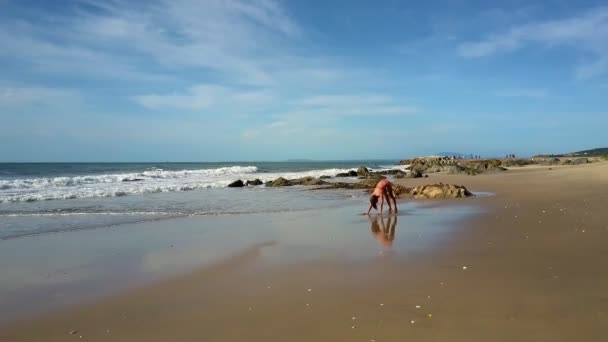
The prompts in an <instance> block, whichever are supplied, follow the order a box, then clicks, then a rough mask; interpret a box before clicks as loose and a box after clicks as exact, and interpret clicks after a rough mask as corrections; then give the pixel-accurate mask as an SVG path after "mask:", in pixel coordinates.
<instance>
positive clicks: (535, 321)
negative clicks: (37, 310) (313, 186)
mask: <svg viewBox="0 0 608 342" xmlns="http://www.w3.org/2000/svg"><path fill="white" fill-rule="evenodd" d="M607 175H608V163H606V162H602V163H594V164H589V165H577V166H563V167H561V166H559V167H552V170H549V168H526V167H523V168H518V169H513V170H509V171H507V172H503V173H497V174H482V175H478V176H460V175H455V176H452V175H431V176H430V177H429V178H426V179H403V180H398V181H397V183H399V184H402V185H406V186H416V185H421V184H428V183H434V182H444V183H450V184H462V185H465V186H467V188H469V190H472V191H484V192H492V193H493V194H494V195H493V196H483V197H482V196H480V197H477V198H467V199H454V200H445V201H441V202H436V201H417V202H416V203H420V204H419V205H420V206H422V207H425V208H427V209H429V208H430V209H433V208H435V209H436V210H437V212H436V213H439V214H440V213H441V212H442V211H445V210H447V209H446V208H452V207H458V206H459V205H465V206H471V207H476V208H482V209H484V210H482V211H481V212H478V213H476V214H475V215H466V218H465V219H461V220H458V221H457V222H458V223H457V224H456V226H455V228H454V229H453V230H449V231H442V230H440V231H439V233H438V236H439V240H440V241H441V242H440V243H438V244H436V245H434V248H421V249H420V248H419V249H416V246H417V244H416V243H415V236H416V234H421V233H420V231H417V230H416V229H413V230H412V234H406V233H404V232H408V231H409V228H410V227H408V224H411V222H416V221H415V217H413V216H412V217H411V219H410V220H408V216H407V215H406V216H405V217H399V222H398V223H397V233H396V236H397V237H399V239H401V240H395V242H394V244H393V249H396V250H397V253H395V252H390V251H387V250H386V249H385V248H384V247H383V246H382V245H380V244H377V243H376V242H375V241H371V238H370V236H369V235H370V234H369V228H368V231H367V232H366V233H365V234H366V235H367V236H366V239H368V240H369V241H366V242H363V240H361V241H359V240H357V239H358V238H361V239H362V236H363V235H362V234H363V233H362V232H359V231H353V233H352V235H355V236H358V237H357V238H355V240H354V241H355V242H356V243H355V242H353V241H351V242H350V243H347V245H348V246H351V247H352V248H353V250H347V251H346V252H345V251H344V250H343V249H340V248H336V246H338V245H339V244H340V238H342V239H347V238H345V237H344V236H345V235H344V234H345V232H348V230H345V229H344V227H342V226H340V229H337V230H328V231H326V234H327V235H326V236H324V237H323V239H322V240H321V239H320V238H319V236H318V235H319V234H324V233H320V231H319V230H314V229H311V232H310V234H308V235H307V234H302V235H297V232H301V231H305V230H306V229H305V228H306V225H305V224H304V225H303V226H297V224H294V227H291V226H290V224H287V223H286V222H282V221H281V222H280V225H281V226H284V225H286V224H287V226H289V227H291V229H289V230H288V232H289V234H294V235H295V236H293V237H290V238H291V239H292V240H291V242H290V243H284V245H282V244H281V242H280V241H279V243H273V241H272V239H271V240H265V241H261V242H259V243H262V244H261V245H260V244H253V245H250V246H249V247H245V248H244V249H243V248H241V249H239V250H241V253H240V254H239V253H237V254H233V255H232V256H231V257H229V258H228V259H225V260H224V261H222V262H220V263H219V264H215V265H214V266H211V267H209V268H204V269H201V270H199V271H195V272H194V273H187V274H184V275H181V276H179V277H176V278H174V279H171V280H167V281H163V282H161V283H158V284H152V285H149V286H144V287H142V288H138V289H137V290H132V291H128V292H126V293H123V294H118V295H116V296H112V297H110V298H106V299H103V300H101V301H98V302H95V303H92V304H83V305H78V306H76V307H73V308H69V309H66V310H62V311H61V312H58V313H54V314H47V315H43V316H41V317H36V318H32V319H26V320H23V321H20V322H16V323H11V324H8V325H5V326H0V338H2V339H3V340H7V341H9V340H10V341H12V340H14V341H37V340H44V341H54V340H65V339H66V338H67V337H73V338H78V337H79V336H83V338H86V339H88V340H107V339H108V338H111V340H113V341H123V340H124V341H127V340H128V341H133V340H135V341H166V340H194V339H199V340H200V339H203V340H220V341H242V340H248V341H261V340H266V341H267V340H278V339H289V340H291V341H300V340H302V341H304V340H306V341H310V340H323V341H325V340H327V341H335V340H361V341H370V340H375V341H396V340H403V339H406V338H420V339H422V340H450V341H470V340H488V341H490V340H491V341H513V340H534V341H570V340H573V339H583V340H585V341H600V340H602V337H605V336H607V335H608V328H607V327H608V292H606V290H605V289H607V288H608V275H606V274H605V273H603V272H601V271H600V270H601V269H605V266H606V263H605V260H608V259H606V257H607V256H608V247H606V246H608V244H607V243H606V242H608V226H607V225H606V222H608V217H607V215H606V213H605V210H603V204H605V203H608V202H607V200H608V198H607V194H606V192H605V191H602V189H606V186H607V185H608V179H607V178H606V177H607ZM407 201H408V202H409V201H414V200H407ZM360 207H361V208H363V207H365V204H364V203H362V204H361V206H360ZM353 208H354V207H353ZM348 209H351V208H350V207H349V208H348ZM362 210H363V209H362ZM404 211H406V213H405V214H407V210H404ZM299 215H308V213H304V214H299ZM429 215H430V216H432V215H434V213H430V214H429ZM436 215H438V214H436ZM353 216H354V215H353ZM360 218H362V217H352V218H349V219H348V220H346V221H344V220H340V221H339V222H338V221H336V222H326V223H325V226H324V227H334V226H336V225H344V226H349V227H356V226H357V225H362V224H363V223H362V222H361V221H358V220H359V219H360ZM366 220H367V218H366ZM357 222H358V223H357ZM364 223H365V224H367V223H366V222H364ZM417 224H419V225H420V226H421V227H422V226H424V225H423V223H417ZM435 224H436V223H435ZM449 225H451V226H454V223H449ZM368 226H369V225H368ZM414 228H415V227H414ZM424 228H425V229H430V228H427V227H426V226H424ZM423 232H424V231H423ZM334 234H335V235H334ZM338 234H342V235H338ZM444 234H445V235H444ZM443 238H445V239H443ZM307 239H309V240H307ZM298 240H299V241H306V243H298V242H297V241H298ZM321 241H323V242H321ZM344 241H346V240H344ZM433 241H436V240H433ZM401 242H403V243H404V245H403V246H406V247H403V248H402V249H399V248H398V247H399V246H400V245H399V243H401ZM363 243H365V244H363ZM433 243H435V242H433ZM320 244H321V245H322V244H324V248H320V249H314V248H312V247H311V246H315V245H320ZM372 244H373V245H372ZM370 245H372V246H373V247H370ZM363 246H367V247H363ZM412 250H414V251H415V252H416V253H413V254H412V253H411V251H412ZM328 251H329V252H328ZM406 251H407V253H406ZM324 253H327V254H324ZM371 253H374V255H372V254H371ZM408 253H409V254H408ZM294 255H296V257H294ZM311 255H312V256H314V257H310V256H311ZM361 255H364V256H365V257H363V258H362V257H361ZM414 255H415V256H414ZM290 257H293V258H294V259H293V260H289V258H290ZM71 332H73V334H72V335H74V336H72V335H70V333H71Z"/></svg>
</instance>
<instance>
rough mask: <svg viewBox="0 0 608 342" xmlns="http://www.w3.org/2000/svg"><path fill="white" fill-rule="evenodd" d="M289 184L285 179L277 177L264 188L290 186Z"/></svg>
mask: <svg viewBox="0 0 608 342" xmlns="http://www.w3.org/2000/svg"><path fill="white" fill-rule="evenodd" d="M291 185H292V184H291V182H290V181H288V180H287V179H285V178H283V177H279V178H277V179H275V180H273V181H271V182H268V183H266V186H272V187H276V186H291Z"/></svg>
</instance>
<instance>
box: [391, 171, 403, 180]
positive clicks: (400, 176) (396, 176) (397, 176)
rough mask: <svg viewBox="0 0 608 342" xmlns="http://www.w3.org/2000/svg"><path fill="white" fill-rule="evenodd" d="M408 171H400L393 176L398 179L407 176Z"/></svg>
mask: <svg viewBox="0 0 608 342" xmlns="http://www.w3.org/2000/svg"><path fill="white" fill-rule="evenodd" d="M405 175H406V173H405V172H404V173H398V174H396V175H394V176H393V178H395V179H398V178H405Z"/></svg>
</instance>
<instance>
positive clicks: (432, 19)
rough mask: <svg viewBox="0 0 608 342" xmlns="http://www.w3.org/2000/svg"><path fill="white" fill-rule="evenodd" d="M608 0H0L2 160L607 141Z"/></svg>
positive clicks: (276, 155)
mask: <svg viewBox="0 0 608 342" xmlns="http://www.w3.org/2000/svg"><path fill="white" fill-rule="evenodd" d="M607 95H608V5H606V2H605V1H569V0H560V1H517V0H512V1H456V0H453V1H425V2H421V1H389V0H385V1H355V0H348V1H344V0H335V1H313V0H297V1H296V0H294V1H288V0H284V1H274V0H259V1H253V0H252V1H246V0H243V1H241V0H152V1H126V0H125V1H123V0H108V1H102V0H74V1H60V0H56V1H44V0H0V161H1V162H25V161H42V162H50V161H59V162H72V161H85V162H87V161H229V160H247V161H253V160H285V159H298V158H307V159H325V160H346V159H368V158H373V159H399V158H406V157H411V156H415V155H428V154H433V153H437V152H443V151H449V152H459V153H467V154H468V153H473V154H479V155H482V156H504V155H505V154H506V153H515V154H517V155H522V156H526V155H533V154H537V153H562V152H572V151H577V150H581V149H587V148H594V147H603V146H608V134H607V129H606V128H607V127H608V106H607V105H608V96H607Z"/></svg>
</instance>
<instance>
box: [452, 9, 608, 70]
mask: <svg viewBox="0 0 608 342" xmlns="http://www.w3.org/2000/svg"><path fill="white" fill-rule="evenodd" d="M534 44H536V45H541V46H543V47H546V48H552V47H557V46H562V47H563V46H565V47H570V48H573V49H576V50H579V51H582V52H584V53H587V54H589V55H591V56H594V58H595V61H592V62H591V63H588V64H584V65H581V66H579V68H578V70H577V74H578V76H580V77H583V78H588V77H593V76H596V75H599V74H603V73H605V72H606V71H608V7H599V8H593V9H591V10H587V11H585V12H583V13H582V14H579V15H577V16H573V17H570V18H565V19H558V20H550V21H543V22H535V23H529V24H525V25H521V26H517V27H513V28H511V29H510V30H508V31H506V32H502V33H495V34H491V35H489V36H487V37H486V38H484V39H481V40H478V41H471V42H466V43H463V44H461V45H460V46H459V47H458V53H459V54H460V55H461V56H462V57H466V58H480V57H485V56H490V55H494V54H498V53H504V52H510V51H514V50H517V49H521V48H523V47H525V46H527V45H534Z"/></svg>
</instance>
